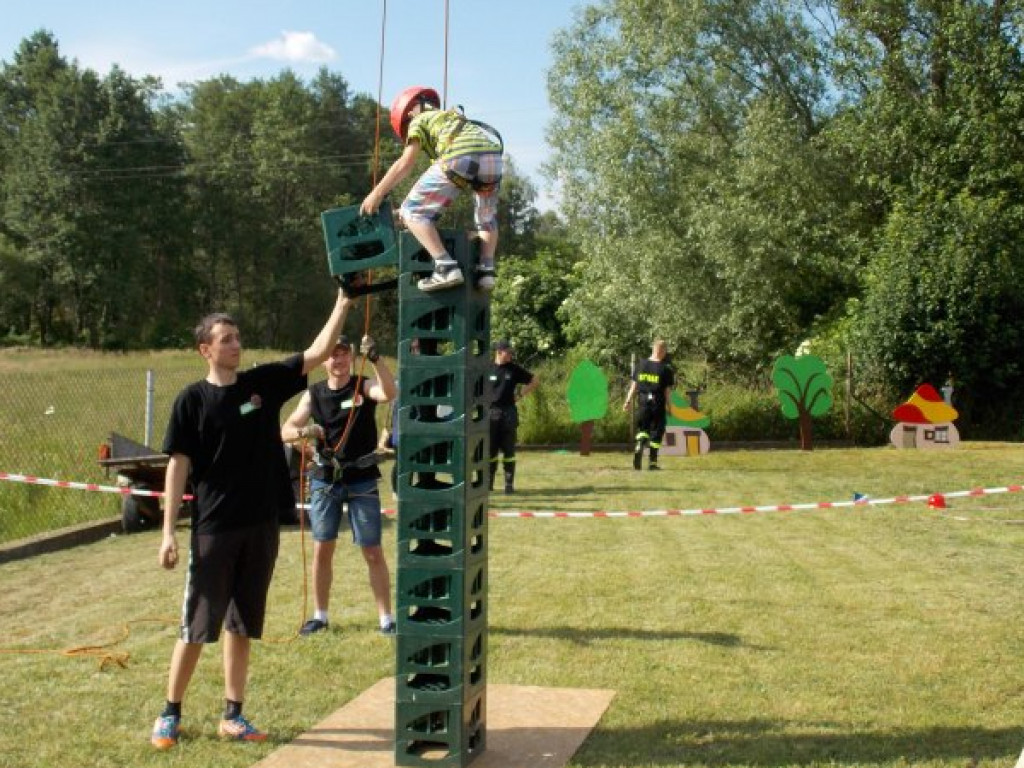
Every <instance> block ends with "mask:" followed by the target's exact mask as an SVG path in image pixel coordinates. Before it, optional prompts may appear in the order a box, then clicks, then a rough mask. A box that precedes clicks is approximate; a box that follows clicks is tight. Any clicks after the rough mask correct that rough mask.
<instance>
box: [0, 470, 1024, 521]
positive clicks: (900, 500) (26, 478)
mask: <svg viewBox="0 0 1024 768" xmlns="http://www.w3.org/2000/svg"><path fill="white" fill-rule="evenodd" d="M0 480H6V481H8V482H12V483H26V484H29V485H47V486H52V487H55V488H71V489H74V490H80V491H97V492H99V493H117V494H120V495H122V496H157V497H159V496H163V495H164V494H163V492H162V491H148V490H145V489H143V488H132V487H128V486H119V485H99V484H97V483H76V482H72V481H70V480H52V479H47V478H41V477H34V476H32V475H18V474H14V473H10V472H0ZM1022 490H1024V485H1004V486H1001V487H997V488H971V489H970V490H967V491H950V492H948V493H931V494H919V495H915V496H892V497H889V498H885V499H873V498H869V497H863V498H859V499H854V500H851V501H818V502H810V503H806V504H768V505H763V506H756V507H717V508H700V507H695V508H693V509H645V510H631V511H624V512H609V511H605V510H599V511H596V512H546V511H533V510H507V511H500V512H499V511H494V510H492V511H490V512H488V517H520V518H580V517H684V516H688V515H735V514H750V513H754V512H799V511H803V510H812V509H843V508H846V507H874V506H882V505H885V504H911V503H916V502H923V503H927V504H928V505H929V506H931V507H936V508H941V507H945V502H946V500H947V499H962V498H969V497H977V496H992V495H995V494H1000V493H1017V492H1019V491H1022ZM191 499H192V497H191V496H185V500H186V501H188V500H191ZM296 506H299V505H296ZM305 506H306V507H307V508H308V506H309V505H308V504H307V505H305ZM382 512H383V513H384V514H386V515H394V514H396V510H395V509H384V510H382Z"/></svg>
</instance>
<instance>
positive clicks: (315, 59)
mask: <svg viewBox="0 0 1024 768" xmlns="http://www.w3.org/2000/svg"><path fill="white" fill-rule="evenodd" d="M249 55H250V56H257V57H261V58H267V59H276V60H278V61H290V62H312V63H315V64H323V63H326V62H328V61H333V60H334V59H335V58H336V57H337V54H336V53H335V51H334V49H333V48H331V46H329V45H326V44H325V43H321V42H320V41H319V40H317V39H316V35H314V34H313V33H312V32H291V31H288V30H285V31H283V32H282V33H281V36H280V37H278V38H276V39H274V40H271V41H270V42H268V43H264V44H263V45H257V46H256V47H255V48H252V49H250V50H249Z"/></svg>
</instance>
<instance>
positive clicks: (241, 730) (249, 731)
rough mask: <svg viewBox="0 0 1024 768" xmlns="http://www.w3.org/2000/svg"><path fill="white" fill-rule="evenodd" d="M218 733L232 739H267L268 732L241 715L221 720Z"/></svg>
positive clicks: (222, 736) (224, 737) (223, 737)
mask: <svg viewBox="0 0 1024 768" xmlns="http://www.w3.org/2000/svg"><path fill="white" fill-rule="evenodd" d="M217 735H218V736H220V737H221V738H222V739H229V740H231V741H266V740H267V734H266V733H264V732H263V731H261V730H259V729H258V728H257V727H256V726H255V725H253V724H252V723H250V722H249V721H248V720H246V719H245V718H244V717H242V716H241V715H239V716H238V717H236V718H234V719H233V720H221V721H220V725H218V726H217Z"/></svg>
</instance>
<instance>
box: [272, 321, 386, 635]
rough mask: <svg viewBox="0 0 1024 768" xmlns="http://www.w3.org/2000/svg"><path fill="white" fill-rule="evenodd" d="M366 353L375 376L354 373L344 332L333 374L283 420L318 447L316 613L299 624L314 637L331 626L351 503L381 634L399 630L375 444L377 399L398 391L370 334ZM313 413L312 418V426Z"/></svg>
mask: <svg viewBox="0 0 1024 768" xmlns="http://www.w3.org/2000/svg"><path fill="white" fill-rule="evenodd" d="M360 351H361V352H362V353H363V355H364V356H365V357H366V360H367V362H369V364H370V366H371V367H372V368H373V374H374V377H373V378H360V377H355V376H353V375H352V344H351V343H350V342H349V340H348V338H346V337H345V336H341V337H340V338H339V339H338V342H337V344H335V346H334V351H333V352H332V353H331V356H330V358H328V360H327V362H326V363H325V364H324V365H325V367H326V368H327V379H326V381H321V382H318V383H316V384H313V385H312V386H311V387H309V388H308V389H307V390H306V391H305V392H304V393H303V394H302V397H301V398H300V399H299V404H298V405H297V406H296V408H295V411H294V412H293V413H292V415H291V416H289V417H288V420H287V421H285V423H284V426H282V427H281V438H282V439H283V440H285V441H287V442H294V441H296V440H302V439H309V440H310V443H311V444H312V446H313V448H314V464H313V467H312V468H311V470H310V472H309V474H310V494H309V496H310V498H309V507H310V508H309V521H310V528H311V530H312V533H313V606H314V614H313V617H312V618H311V619H310V620H309V621H307V622H306V623H305V624H304V625H303V626H302V629H301V630H300V633H301V634H303V635H311V634H313V633H315V632H320V631H323V630H325V629H327V628H328V626H329V622H328V617H327V609H328V606H329V604H330V597H331V582H332V580H333V576H334V573H333V562H334V550H335V545H336V544H337V539H338V531H339V530H340V528H341V520H342V506H343V505H344V504H346V503H347V504H348V517H349V524H350V526H351V529H352V541H353V542H354V543H355V544H358V545H359V547H360V548H361V550H362V553H363V558H364V559H365V560H366V566H367V569H368V571H369V576H370V589H371V591H372V592H373V598H374V602H375V603H376V604H377V613H378V617H379V621H380V630H381V632H382V633H383V634H393V633H394V631H395V619H394V615H393V614H392V612H391V576H390V574H389V573H388V564H387V561H386V560H385V559H384V552H383V550H382V549H381V545H380V541H381V511H380V494H379V492H378V490H377V481H378V480H379V479H380V471H379V470H378V469H377V464H376V462H375V461H374V460H373V454H374V452H375V450H376V448H377V421H376V409H377V403H386V402H388V401H389V400H392V399H394V397H395V394H396V387H395V380H394V377H393V376H392V374H391V371H390V370H389V369H388V367H387V365H386V364H385V363H384V361H383V360H381V359H380V356H379V355H378V354H377V348H376V345H375V344H374V343H373V340H372V339H371V338H370V337H369V336H364V337H363V343H362V346H361V347H360ZM311 418H312V421H313V423H312V424H309V425H308V426H307V423H308V422H309V420H310V419H311Z"/></svg>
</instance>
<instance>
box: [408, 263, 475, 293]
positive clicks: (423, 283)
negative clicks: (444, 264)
mask: <svg viewBox="0 0 1024 768" xmlns="http://www.w3.org/2000/svg"><path fill="white" fill-rule="evenodd" d="M464 282H465V280H464V279H463V277H462V270H461V269H459V268H458V267H449V268H448V269H446V270H444V271H443V272H442V271H441V270H439V269H438V268H437V267H434V271H433V272H431V273H430V275H429V276H427V277H424V278H423V279H422V280H420V281H419V282H418V283H416V286H417V287H418V288H419V289H420V290H421V291H425V292H427V293H430V292H431V291H443V290H444V289H445V288H454V287H456V286H458V285H462V284H463V283H464Z"/></svg>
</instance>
